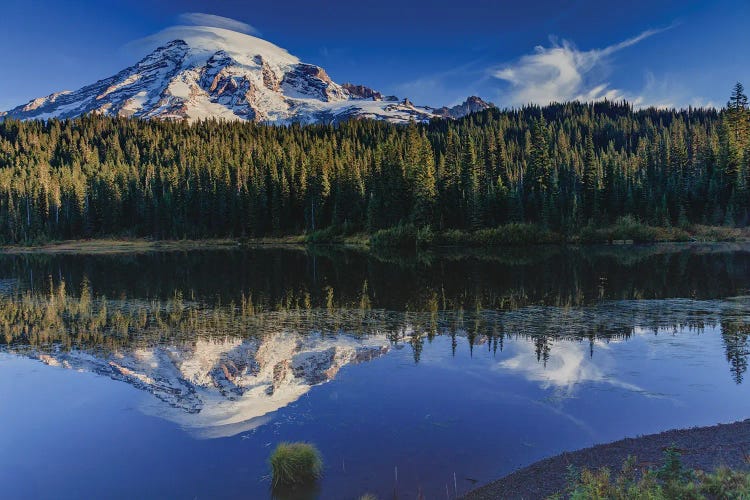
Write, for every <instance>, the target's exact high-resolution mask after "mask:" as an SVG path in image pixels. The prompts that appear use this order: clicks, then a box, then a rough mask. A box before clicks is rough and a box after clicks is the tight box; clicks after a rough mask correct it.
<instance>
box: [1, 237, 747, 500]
mask: <svg viewBox="0 0 750 500" xmlns="http://www.w3.org/2000/svg"><path fill="white" fill-rule="evenodd" d="M748 295H750V246H748V245H743V244H721V245H690V246H667V245H664V246H661V245H660V246H651V247H624V248H617V247H602V248H586V249H576V248H568V249H563V248H545V247H541V248H531V249H508V250H499V251H493V252H486V253H475V254H469V255H465V254H463V255H462V254H458V253H440V254H427V255H419V256H402V255H379V256H368V255H365V254H362V253H357V252H344V251H330V250H323V251H321V250H314V251H310V250H308V251H303V250H292V249H284V250H278V249H274V250H271V249H268V250H242V251H233V250H223V251H205V252H202V251H196V252H190V253H180V252H165V253H149V254H140V255H111V256H62V255H27V256H7V255H6V256H0V485H2V493H0V496H2V497H3V498H165V497H170V498H258V499H262V498H270V497H271V496H272V494H271V490H270V481H269V477H268V468H267V465H266V460H267V458H268V455H269V454H270V452H271V450H272V449H273V447H274V446H275V445H276V444H277V443H279V442H281V441H297V440H303V441H310V442H313V443H315V444H316V445H317V446H318V447H319V449H320V450H321V452H322V454H323V456H324V460H325V464H326V470H325V476H324V478H323V479H322V481H321V482H320V484H319V487H318V489H317V491H313V492H308V493H307V494H306V495H303V498H326V499H329V498H331V499H339V498H340V499H353V498H358V497H359V495H362V494H364V493H366V492H371V493H375V494H377V495H378V496H379V497H380V498H383V499H384V498H393V497H394V496H396V497H397V498H415V497H416V495H417V494H418V492H420V491H421V492H422V493H424V494H425V495H426V497H427V498H446V497H448V498H454V497H455V496H456V493H458V494H459V495H460V494H462V493H465V492H466V491H467V490H469V489H471V488H472V487H474V486H476V485H478V484H480V483H485V482H487V481H490V480H492V479H495V478H497V477H500V476H502V475H504V474H506V473H509V472H511V471H513V470H514V469H516V468H518V467H521V466H524V465H527V464H529V463H531V462H534V461H536V460H539V459H541V458H544V457H546V456H549V455H552V454H556V453H559V452H562V451H565V450H573V449H577V448H581V447H585V446H588V445H592V444H595V443H601V442H606V441H611V440H616V439H619V438H622V437H626V436H635V435H638V434H647V433H653V432H658V431H662V430H666V429H669V428H674V427H685V426H696V425H710V424H715V423H718V422H728V421H733V420H737V419H744V418H747V417H750V397H749V396H750V387H749V384H750V382H749V381H746V380H745V379H746V378H750V375H748V373H747V358H748V351H749V348H750V342H749V341H748V337H749V336H750V298H749V297H748Z"/></svg>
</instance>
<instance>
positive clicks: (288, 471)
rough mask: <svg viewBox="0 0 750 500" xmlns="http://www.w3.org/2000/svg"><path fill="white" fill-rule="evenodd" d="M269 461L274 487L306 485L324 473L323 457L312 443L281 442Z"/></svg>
mask: <svg viewBox="0 0 750 500" xmlns="http://www.w3.org/2000/svg"><path fill="white" fill-rule="evenodd" d="M269 463H270V465H271V477H272V481H273V487H274V488H293V487H297V486H305V485H308V484H310V483H314V482H315V481H316V480H317V479H319V478H320V476H321V475H322V473H323V458H322V457H321V455H320V452H319V451H318V449H317V448H316V447H315V446H314V445H312V444H310V443H280V444H279V445H278V446H277V447H276V449H275V450H274V451H273V453H271V458H270V459H269Z"/></svg>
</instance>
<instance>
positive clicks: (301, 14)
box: [0, 0, 750, 109]
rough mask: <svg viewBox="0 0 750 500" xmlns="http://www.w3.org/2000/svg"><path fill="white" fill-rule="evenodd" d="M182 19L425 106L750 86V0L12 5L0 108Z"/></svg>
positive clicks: (77, 81) (670, 94) (119, 62)
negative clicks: (203, 20)
mask: <svg viewBox="0 0 750 500" xmlns="http://www.w3.org/2000/svg"><path fill="white" fill-rule="evenodd" d="M186 12H202V13H210V14H215V15H220V16H225V17H230V18H233V19H236V20H239V21H242V22H244V23H248V24H250V25H252V26H253V27H254V28H255V29H256V30H257V31H258V32H260V34H261V37H262V38H265V39H267V40H269V41H271V42H273V43H275V44H277V45H279V46H281V47H284V48H286V49H287V50H289V51H290V52H291V53H292V54H295V55H297V56H298V57H300V58H301V59H302V60H304V61H306V62H310V63H314V64H318V65H320V66H322V67H324V68H325V69H326V70H327V71H328V73H329V74H330V75H331V77H332V78H333V79H334V80H335V81H338V82H341V83H343V82H346V81H351V82H355V83H362V84H365V85H368V86H371V87H373V88H376V89H378V90H381V91H382V92H385V93H388V94H396V95H399V96H401V97H409V98H411V99H412V100H413V101H415V102H416V103H418V104H429V105H442V104H453V103H456V102H458V101H461V100H463V99H464V98H465V97H466V96H467V95H469V94H478V95H480V96H482V97H484V98H486V99H488V100H492V101H494V102H495V103H496V104H498V105H500V106H508V105H515V104H522V103H524V102H527V101H529V100H533V101H537V102H539V101H545V100H552V99H568V98H575V97H583V98H601V97H602V96H605V95H608V96H610V97H616V98H619V97H626V98H628V99H630V100H637V101H638V102H640V103H642V104H644V105H645V104H656V105H676V106H682V105H688V104H697V105H705V104H713V105H717V106H721V105H723V104H724V103H725V102H726V100H727V97H728V94H729V92H730V90H731V86H732V85H733V84H734V82H735V81H737V80H740V81H744V82H745V83H746V84H747V85H748V87H750V56H749V55H748V48H750V1H748V0H718V1H696V0H649V1H642V0H627V1H626V0H619V1H617V2H610V1H603V0H577V1H576V0H567V1H566V0H558V1H547V0H544V1H535V0H519V1H515V2H499V1H483V0H451V1H446V0H430V1H427V0H424V1H419V2H416V1H414V2H411V1H408V0H379V1H377V2H356V1H351V0H347V1H342V2H334V1H320V2H311V1H310V0H306V1H299V0H274V1H247V0H213V1H198V0H181V1H166V0H163V1H154V0H112V1H109V2H107V1H101V0H77V1H76V0H70V1H53V0H4V1H3V2H2V6H1V7H0V14H1V15H0V32H2V33H3V35H4V36H3V40H4V42H3V43H2V44H1V45H0V57H2V61H3V62H2V68H3V71H2V76H0V109H7V108H9V107H12V106H14V105H17V104H20V103H23V102H25V101H27V100H29V99H31V98H34V97H38V96H41V95H46V94H49V93H51V92H54V91H58V90H63V89H76V88H79V87H81V86H83V85H85V84H88V83H91V82H93V81H95V80H97V79H100V78H103V77H106V76H110V75H111V74H114V73H115V72H117V71H118V70H120V69H122V68H124V67H126V66H128V65H130V64H132V63H134V62H136V61H137V60H138V59H139V56H140V55H142V54H137V53H134V50H133V48H132V45H131V46H130V47H128V44H129V43H130V42H132V41H134V40H138V39H140V38H142V37H145V36H148V35H150V34H153V33H155V32H157V31H159V30H161V29H164V28H166V27H169V26H172V25H175V24H178V22H177V18H178V16H179V15H180V14H182V13H186ZM628 40H630V41H629V42H628ZM537 46H539V48H537V49H535V47H537Z"/></svg>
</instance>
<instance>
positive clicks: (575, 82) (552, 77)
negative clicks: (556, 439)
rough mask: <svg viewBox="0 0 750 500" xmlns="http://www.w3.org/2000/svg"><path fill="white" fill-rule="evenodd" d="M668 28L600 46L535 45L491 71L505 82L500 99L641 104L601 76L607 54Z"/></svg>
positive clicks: (567, 42)
mask: <svg viewBox="0 0 750 500" xmlns="http://www.w3.org/2000/svg"><path fill="white" fill-rule="evenodd" d="M667 29H669V28H663V29H651V30H646V31H644V32H642V33H640V34H639V35H637V36H634V37H632V38H628V39H627V40H623V41H621V42H619V43H615V44H613V45H609V46H607V47H604V48H600V49H591V50H585V51H584V50H580V49H578V48H577V47H576V46H575V45H574V44H573V43H572V42H570V41H568V40H563V41H562V42H561V43H558V42H556V41H553V42H552V46H551V47H542V46H537V47H536V48H535V49H534V52H533V53H532V54H527V55H524V56H522V57H521V58H520V59H518V60H517V61H514V62H512V63H509V64H505V65H503V66H501V67H499V68H494V69H492V70H491V75H492V76H494V77H495V78H497V79H500V80H503V81H505V82H507V83H508V84H509V89H508V91H507V92H506V93H505V94H504V95H503V99H502V100H503V101H504V102H506V103H507V104H510V105H523V104H529V103H534V104H548V103H550V102H555V101H557V102H562V101H570V100H582V101H597V100H602V99H610V100H618V99H628V100H630V101H632V102H633V103H634V104H635V105H641V104H643V98H642V97H641V96H633V95H630V94H628V93H627V92H625V91H623V90H621V89H618V88H613V87H612V86H611V84H610V83H609V82H607V81H605V80H604V79H603V78H602V75H603V74H606V66H607V63H608V62H609V60H610V58H611V56H612V55H613V54H615V53H617V52H619V51H621V50H623V49H626V48H628V47H632V46H633V45H635V44H637V43H639V42H641V41H643V40H645V39H647V38H649V37H651V36H653V35H655V34H657V33H660V32H662V31H665V30H667Z"/></svg>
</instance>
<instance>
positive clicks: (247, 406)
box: [9, 331, 390, 438]
mask: <svg viewBox="0 0 750 500" xmlns="http://www.w3.org/2000/svg"><path fill="white" fill-rule="evenodd" d="M389 345H390V344H389V342H388V340H387V339H386V338H385V336H379V337H378V336H374V337H364V338H356V337H353V336H352V337H349V336H345V335H341V336H338V337H336V338H322V337H318V336H313V335H309V336H304V335H299V334H296V333H294V332H289V331H278V332H274V333H271V334H269V335H267V336H265V337H263V338H260V339H255V338H254V339H249V340H241V339H205V340H204V339H198V340H196V341H194V342H192V343H187V344H183V345H160V346H155V347H147V348H144V347H141V348H135V347H132V348H129V347H122V348H119V349H117V350H116V351H114V352H105V351H103V350H99V349H92V350H78V349H73V350H68V349H63V348H54V349H52V350H49V349H45V350H35V349H32V350H25V349H21V350H18V351H14V350H12V349H11V350H9V352H10V353H12V354H16V355H22V356H27V357H29V358H32V359H38V360H39V361H41V362H43V363H44V364H46V365H49V366H57V367H61V368H67V369H72V370H76V371H82V372H89V373H95V374H98V375H101V376H105V377H109V378H111V379H113V380H118V381H122V382H126V383H128V384H130V385H132V386H134V387H135V388H137V389H140V390H142V391H144V392H146V393H149V394H150V395H151V396H152V397H150V398H148V399H147V400H146V401H144V403H143V407H142V409H143V410H144V412H145V413H147V414H150V415H154V416H158V417H161V418H165V419H167V420H170V421H173V422H176V423H178V424H179V425H181V426H182V427H183V428H185V429H186V430H187V431H189V432H191V433H193V434H194V435H196V436H198V437H204V438H213V437H223V436H231V435H235V434H237V433H240V432H245V431H247V430H250V429H252V428H254V427H257V426H258V425H261V424H262V423H264V422H265V421H266V420H267V419H268V418H269V414H270V413H272V412H274V411H276V410H279V409H281V408H283V407H285V406H287V405H289V404H291V403H293V402H294V401H296V400H298V399H299V398H300V397H302V396H303V395H304V394H306V393H307V392H308V391H310V389H311V388H312V387H314V386H316V385H320V384H323V383H325V382H328V381H330V380H333V379H334V378H335V377H336V374H337V373H338V372H339V370H340V369H341V368H342V367H344V366H345V365H347V364H356V363H362V362H366V361H370V360H372V359H374V358H377V357H380V356H382V355H384V354H386V353H387V352H388V350H389Z"/></svg>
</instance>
